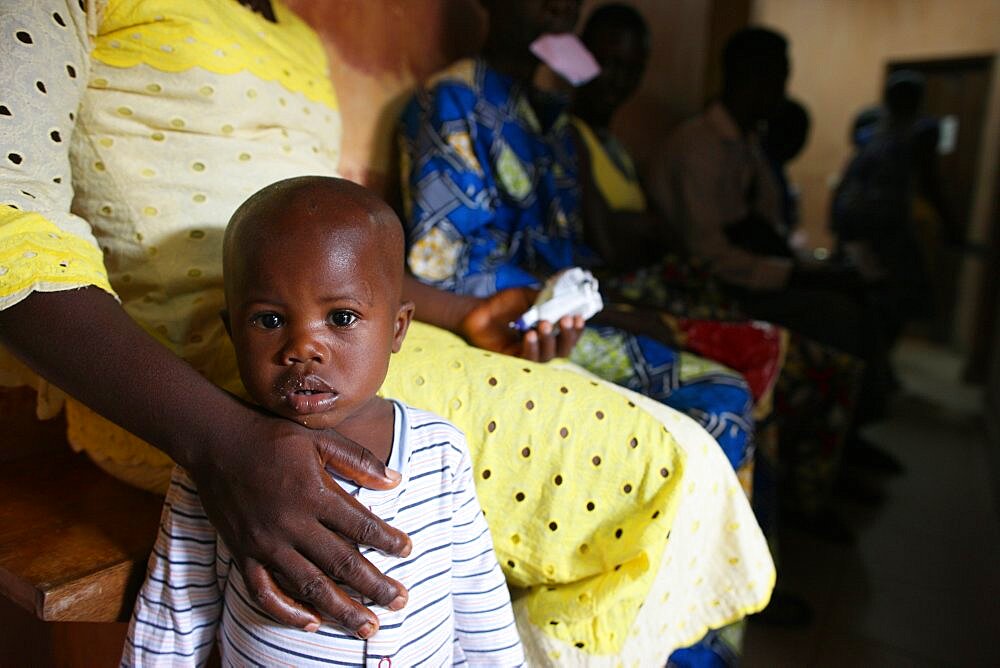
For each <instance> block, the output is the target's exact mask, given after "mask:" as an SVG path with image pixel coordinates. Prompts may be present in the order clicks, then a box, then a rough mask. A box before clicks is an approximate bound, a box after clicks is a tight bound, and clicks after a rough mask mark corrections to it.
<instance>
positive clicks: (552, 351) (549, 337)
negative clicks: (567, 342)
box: [537, 320, 556, 362]
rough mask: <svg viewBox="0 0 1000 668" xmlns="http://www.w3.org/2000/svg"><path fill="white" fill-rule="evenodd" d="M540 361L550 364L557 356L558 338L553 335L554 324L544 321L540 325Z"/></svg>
mask: <svg viewBox="0 0 1000 668" xmlns="http://www.w3.org/2000/svg"><path fill="white" fill-rule="evenodd" d="M537 329H538V347H539V350H538V360H539V361H540V362H548V361H549V360H550V359H552V358H553V357H555V356H556V337H555V335H554V334H553V333H552V323H551V322H549V321H548V320H542V321H541V322H540V323H538V328H537Z"/></svg>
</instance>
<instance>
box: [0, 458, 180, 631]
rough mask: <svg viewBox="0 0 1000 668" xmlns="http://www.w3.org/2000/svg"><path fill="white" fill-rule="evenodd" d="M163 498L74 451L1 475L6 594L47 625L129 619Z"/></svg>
mask: <svg viewBox="0 0 1000 668" xmlns="http://www.w3.org/2000/svg"><path fill="white" fill-rule="evenodd" d="M161 504H162V499H161V498H160V497H158V496H156V495H153V494H149V493H146V492H142V491H140V490H137V489H134V488H132V487H129V486H128V485H125V484H124V483H121V482H119V481H117V480H115V479H114V478H112V477H111V476H109V475H107V474H105V473H104V472H103V471H101V470H100V469H98V468H97V467H96V466H95V465H94V464H93V463H92V462H91V461H90V460H89V459H87V458H86V456H84V455H76V454H73V453H72V452H70V450H69V447H68V446H66V447H65V448H62V449H61V450H60V451H58V452H56V453H46V454H42V455H39V456H34V457H24V458H19V459H17V460H15V461H13V462H8V463H6V464H5V465H4V467H3V469H2V470H0V595H3V596H6V597H7V598H9V599H10V600H12V601H13V602H15V603H17V604H18V605H20V606H22V607H24V608H26V609H28V610H30V611H32V612H33V613H34V614H35V615H36V616H37V617H38V618H39V619H42V620H45V621H78V622H111V621H122V620H127V618H128V616H129V614H130V613H131V609H132V602H133V600H134V597H135V594H136V592H137V591H138V588H139V586H140V585H141V582H142V577H143V574H144V571H145V565H146V559H147V557H148V555H149V551H150V549H151V547H152V544H153V541H154V538H155V535H156V530H157V526H158V518H159V513H160V507H161Z"/></svg>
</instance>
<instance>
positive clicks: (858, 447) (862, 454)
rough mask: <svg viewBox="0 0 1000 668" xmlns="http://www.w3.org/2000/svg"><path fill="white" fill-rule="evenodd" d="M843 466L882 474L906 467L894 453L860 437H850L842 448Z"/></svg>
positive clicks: (897, 472)
mask: <svg viewBox="0 0 1000 668" xmlns="http://www.w3.org/2000/svg"><path fill="white" fill-rule="evenodd" d="M844 466H856V467H858V468H863V469H868V470H869V471H874V472H876V473H881V474H884V475H902V474H903V473H905V472H906V467H905V466H903V463H902V462H901V461H899V459H898V458H897V457H896V456H895V455H894V454H892V453H891V452H888V451H887V450H883V449H882V448H880V447H878V446H876V445H874V444H872V443H871V442H869V441H868V440H866V439H863V438H861V437H856V438H854V439H852V441H851V442H850V443H848V444H847V447H846V448H845V449H844Z"/></svg>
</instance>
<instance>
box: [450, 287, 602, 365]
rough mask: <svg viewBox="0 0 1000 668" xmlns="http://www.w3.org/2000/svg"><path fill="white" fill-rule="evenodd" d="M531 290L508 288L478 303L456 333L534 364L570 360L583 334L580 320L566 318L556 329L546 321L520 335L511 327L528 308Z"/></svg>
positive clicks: (578, 318) (534, 293)
mask: <svg viewBox="0 0 1000 668" xmlns="http://www.w3.org/2000/svg"><path fill="white" fill-rule="evenodd" d="M537 296H538V290H535V289H534V288H508V289H507V290H501V291H500V292H497V293H496V294H494V295H492V296H490V297H486V298H484V299H482V300H480V301H479V302H478V303H477V304H476V305H475V306H473V307H472V309H470V310H469V312H468V313H467V314H466V316H465V317H464V318H463V319H462V322H461V324H460V325H459V330H460V331H459V333H460V334H461V335H462V336H463V337H464V338H465V339H466V340H467V341H468V342H469V343H471V344H472V345H474V346H476V347H478V348H483V349H485V350H492V351H494V352H500V353H504V354H507V355H514V356H516V357H522V358H524V359H527V360H531V361H533V362H548V361H549V360H551V359H552V358H554V357H569V356H570V353H572V352H573V347H574V346H575V345H576V342H577V341H578V340H579V338H580V334H581V333H582V332H583V323H584V321H583V318H582V317H580V316H566V317H563V318H561V319H560V320H559V323H558V329H556V327H554V326H553V324H552V323H550V322H548V321H544V320H543V321H541V322H539V323H538V325H537V326H536V327H535V328H533V329H530V330H528V331H527V332H525V333H524V334H522V333H521V332H519V331H518V330H516V329H514V328H512V327H511V326H510V325H511V323H512V322H514V321H516V320H517V319H518V318H520V317H521V314H523V313H524V312H525V311H527V310H528V309H529V308H531V306H532V304H534V302H535V298H536V297H537Z"/></svg>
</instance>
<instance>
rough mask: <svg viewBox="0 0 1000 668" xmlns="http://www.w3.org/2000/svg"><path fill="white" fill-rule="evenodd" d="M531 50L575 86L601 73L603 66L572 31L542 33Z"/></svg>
mask: <svg viewBox="0 0 1000 668" xmlns="http://www.w3.org/2000/svg"><path fill="white" fill-rule="evenodd" d="M531 52H532V53H533V54H535V56H537V57H538V59H539V60H541V61H542V62H543V63H545V64H546V65H548V66H549V67H550V68H552V70H553V71H554V72H555V73H556V74H558V75H559V76H561V77H562V78H564V79H566V81H568V82H570V83H571V84H573V85H574V86H582V85H583V84H585V83H587V82H588V81H590V80H591V79H593V78H594V77H596V76H597V75H598V74H600V73H601V66H600V65H598V64H597V61H596V60H594V57H593V56H592V55H590V51H587V47H585V46H584V45H583V42H581V41H580V39H579V38H578V37H577V36H576V35H574V34H573V33H571V32H567V33H560V34H547V35H542V36H541V37H539V38H538V39H536V40H535V41H534V42H532V43H531Z"/></svg>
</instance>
